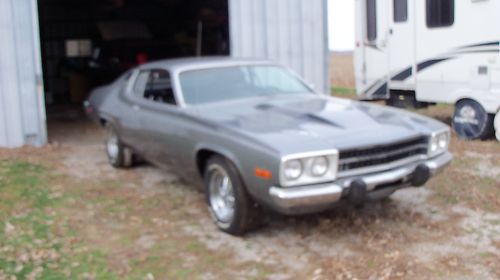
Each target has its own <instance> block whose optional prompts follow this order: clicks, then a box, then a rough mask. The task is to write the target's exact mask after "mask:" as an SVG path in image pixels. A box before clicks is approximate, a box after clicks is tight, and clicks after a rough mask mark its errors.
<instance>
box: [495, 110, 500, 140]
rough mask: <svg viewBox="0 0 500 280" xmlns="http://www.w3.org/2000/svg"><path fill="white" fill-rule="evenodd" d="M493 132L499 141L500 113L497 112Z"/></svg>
mask: <svg viewBox="0 0 500 280" xmlns="http://www.w3.org/2000/svg"><path fill="white" fill-rule="evenodd" d="M495 132H496V137H497V140H498V141H500V112H498V113H497V116H496V117H495Z"/></svg>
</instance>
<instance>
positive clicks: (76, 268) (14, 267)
mask: <svg viewBox="0 0 500 280" xmlns="http://www.w3.org/2000/svg"><path fill="white" fill-rule="evenodd" d="M47 174H48V170H46V169H45V168H44V167H42V166H39V165H33V164H29V163H25V162H16V161H0V209H1V211H0V227H1V228H0V252H1V253H0V279H28V278H33V277H34V278H36V279H50V280H57V279H69V278H73V279H77V278H83V277H85V276H92V277H95V278H97V279H116V276H115V275H114V274H113V273H111V272H110V271H108V269H107V264H106V261H105V259H106V257H105V255H104V254H103V253H102V252H100V251H98V250H96V251H92V252H88V253H79V254H74V253H69V252H68V251H74V250H76V249H78V247H79V246H83V244H79V243H78V242H75V241H76V239H74V238H73V236H72V234H71V231H70V230H69V228H68V227H67V225H65V224H64V222H63V223H62V224H61V220H60V218H61V217H60V216H58V213H57V211H56V210H57V208H58V207H61V206H62V205H63V204H62V200H63V199H64V198H54V197H53V196H52V193H51V190H50V188H48V187H47V185H48V176H47ZM76 264H78V265H76Z"/></svg>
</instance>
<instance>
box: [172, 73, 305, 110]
mask: <svg viewBox="0 0 500 280" xmlns="http://www.w3.org/2000/svg"><path fill="white" fill-rule="evenodd" d="M179 78H180V84H181V88H182V93H183V95H184V101H185V102H186V104H191V105H195V104H203V103H211V102H218V101H224V100H230V99H243V98H250V97H256V96H273V95H282V94H288V95H291V94H304V93H312V91H311V89H309V88H308V87H307V86H306V85H304V83H303V82H302V81H300V80H299V79H298V78H297V77H295V76H294V75H292V74H291V73H289V72H288V71H287V70H285V69H284V68H282V67H277V66H260V65H259V66H234V67H221V68H211V69H203V70H192V71H186V72H183V73H181V74H180V75H179Z"/></svg>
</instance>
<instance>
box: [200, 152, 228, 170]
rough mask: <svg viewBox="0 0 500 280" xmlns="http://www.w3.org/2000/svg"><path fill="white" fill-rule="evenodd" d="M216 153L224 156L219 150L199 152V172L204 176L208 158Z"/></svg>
mask: <svg viewBox="0 0 500 280" xmlns="http://www.w3.org/2000/svg"><path fill="white" fill-rule="evenodd" d="M214 155H220V156H223V155H221V154H219V153H217V152H214V151H212V150H208V149H202V150H199V151H198V153H197V154H196V167H198V172H199V173H200V175H201V176H203V173H204V172H205V167H206V165H207V162H208V160H209V159H210V158H211V157H212V156H214Z"/></svg>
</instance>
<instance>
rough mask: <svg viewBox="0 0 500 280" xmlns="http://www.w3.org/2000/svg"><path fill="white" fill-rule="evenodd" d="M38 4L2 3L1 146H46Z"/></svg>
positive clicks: (13, 0) (21, 0)
mask: <svg viewBox="0 0 500 280" xmlns="http://www.w3.org/2000/svg"><path fill="white" fill-rule="evenodd" d="M37 16H38V15H37V9H36V0H0V38H1V50H0V146H2V147H18V146H22V145H25V144H30V145H35V146H40V145H43V144H45V142H46V139H47V137H46V128H45V111H44V103H43V87H42V85H41V84H42V82H41V72H42V71H41V62H40V61H41V60H40V45H39V39H38V36H39V35H38V19H37Z"/></svg>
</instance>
